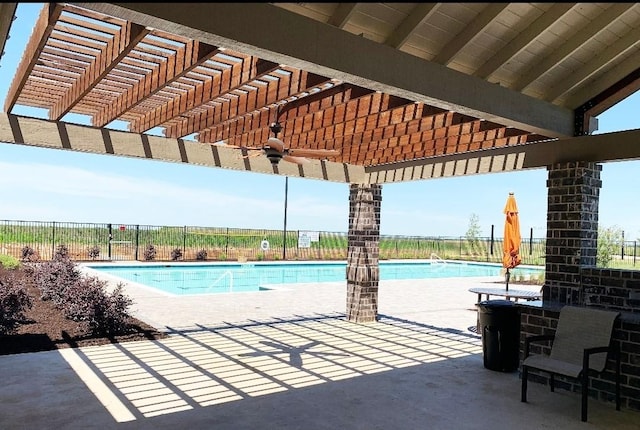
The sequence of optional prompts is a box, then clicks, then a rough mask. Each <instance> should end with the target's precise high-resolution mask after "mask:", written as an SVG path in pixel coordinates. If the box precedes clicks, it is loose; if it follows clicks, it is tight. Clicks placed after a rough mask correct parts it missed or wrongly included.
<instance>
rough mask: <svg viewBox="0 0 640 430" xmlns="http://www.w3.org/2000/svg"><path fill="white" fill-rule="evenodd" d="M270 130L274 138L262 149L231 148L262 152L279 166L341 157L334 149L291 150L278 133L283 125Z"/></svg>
mask: <svg viewBox="0 0 640 430" xmlns="http://www.w3.org/2000/svg"><path fill="white" fill-rule="evenodd" d="M269 129H270V130H271V132H272V133H273V134H274V137H270V138H269V139H267V142H266V143H265V144H264V146H263V147H262V148H248V147H245V146H231V145H229V146H230V147H232V148H238V149H243V150H246V151H261V152H264V154H265V155H266V156H267V158H268V159H269V161H270V162H271V164H273V165H277V164H278V163H279V162H280V160H284V161H288V162H290V163H295V164H304V163H308V162H309V160H308V158H317V159H323V158H328V157H335V156H336V155H340V151H336V150H334V149H304V148H297V149H296V148H291V149H287V148H285V147H284V142H283V141H282V140H280V139H278V133H280V132H281V131H282V125H281V124H280V123H279V122H274V123H272V124H271V125H270V126H269ZM257 155H260V152H258V153H256V154H255V155H245V156H244V158H247V157H255V156H257Z"/></svg>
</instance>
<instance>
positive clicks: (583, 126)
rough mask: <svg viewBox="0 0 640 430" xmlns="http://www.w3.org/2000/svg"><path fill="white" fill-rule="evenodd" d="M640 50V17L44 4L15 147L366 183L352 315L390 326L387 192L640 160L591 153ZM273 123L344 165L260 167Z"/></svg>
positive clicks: (18, 86)
mask: <svg viewBox="0 0 640 430" xmlns="http://www.w3.org/2000/svg"><path fill="white" fill-rule="evenodd" d="M16 7H17V3H3V4H2V5H1V8H0V23H2V27H1V28H2V34H0V42H1V44H2V46H4V42H5V41H6V39H7V37H8V34H9V32H10V23H11V21H12V17H13V15H14V13H16ZM639 41H640V5H639V4H638V3H611V4H603V3H389V4H386V3H248V4H247V3H46V4H44V6H43V9H42V12H41V14H40V16H39V18H38V21H37V23H36V25H35V26H34V28H33V33H32V35H31V38H30V39H29V42H28V44H27V46H25V49H24V54H23V57H22V60H21V62H20V64H19V66H18V68H17V70H16V71H15V75H14V79H13V81H12V83H11V86H10V89H9V92H8V94H7V98H6V100H5V102H4V112H5V113H2V114H1V115H0V140H1V141H3V142H8V143H18V144H25V145H36V146H43V147H49V148H59V149H67V150H75V151H88V152H93V153H98V154H107V155H116V156H128V157H140V158H148V159H155V160H164V161H171V162H179V163H190V164H197V165H204V166H210V167H217V168H225V169H236V170H244V171H250V172H260V173H268V174H276V175H285V176H288V177H303V178H314V179H320V180H327V181H336V182H344V183H346V184H350V187H351V196H350V202H351V204H350V208H351V209H350V222H349V252H348V271H347V281H348V285H349V292H348V296H349V298H348V304H347V307H348V309H347V314H348V316H349V318H350V319H353V320H355V321H363V320H364V321H366V320H373V319H375V316H376V310H377V285H378V271H377V267H378V259H377V258H378V255H377V246H378V236H379V213H380V204H381V186H382V185H383V184H385V183H390V182H398V181H414V180H427V179H435V178H441V177H450V176H466V175H474V174H479V173H497V172H505V171H519V170H525V169H534V168H547V169H550V177H551V176H552V173H551V171H552V170H558V169H564V168H567V167H572V166H574V164H575V163H578V166H583V164H585V163H586V166H587V168H589V169H592V170H594V171H595V172H596V174H597V178H595V180H599V179H598V178H599V169H598V165H597V163H598V162H604V161H610V160H623V159H634V158H640V145H639V144H638V142H640V129H638V130H631V131H624V132H618V133H609V134H601V135H590V134H591V133H592V132H593V131H594V130H595V129H597V121H595V119H594V117H595V116H597V115H599V114H600V113H602V112H603V111H605V110H606V109H608V108H609V107H611V106H613V105H614V104H616V103H617V102H619V101H620V100H622V99H623V98H625V97H627V96H628V95H630V94H631V93H633V92H635V91H636V90H637V89H638V88H639V87H640V67H639V64H640V42H639ZM16 105H22V106H29V107H36V108H41V109H44V110H46V112H47V113H48V119H37V118H27V117H23V116H16V115H14V114H12V113H11V112H12V110H13V109H14V107H15V106H16ZM67 114H81V115H85V116H87V117H89V118H90V121H91V126H83V125H76V124H72V123H70V122H67V121H65V119H66V118H68V117H67ZM113 121H125V122H126V123H128V128H129V131H128V132H124V131H117V130H115V129H114V128H113V127H110V124H112V123H113ZM274 122H278V123H280V124H281V125H282V131H281V133H280V134H279V135H278V137H279V138H280V139H281V140H282V141H283V142H284V144H285V148H287V149H291V150H294V149H299V150H300V149H302V150H304V149H331V150H337V151H338V153H339V155H336V156H331V157H326V159H314V160H310V161H309V162H308V163H302V164H298V163H290V162H286V161H281V162H279V163H272V162H270V160H269V159H268V158H267V157H266V156H258V157H246V156H243V155H247V154H249V153H250V152H251V149H252V148H263V146H264V145H265V143H266V142H267V140H268V139H269V137H272V136H273V132H272V130H271V129H270V125H271V124H272V123H274ZM158 128H160V129H161V130H162V132H163V133H164V136H165V137H159V136H157V135H152V134H150V133H149V131H150V130H154V129H155V130H157V129H158ZM237 147H240V149H238V148H237ZM572 163H574V164H572ZM554 166H555V167H554ZM577 175H578V176H580V175H582V176H583V173H579V174H577ZM574 176H575V175H574ZM551 187H553V185H550V188H551ZM598 188H599V186H598ZM549 202H550V208H551V204H552V196H551V195H550V197H549ZM555 203H557V201H556V200H554V204H555ZM596 206H597V196H596ZM578 212H584V209H579V210H578ZM550 218H553V216H552V215H551V214H550ZM596 221H597V209H596ZM551 222H552V221H550V224H549V225H548V235H549V236H550V237H553V236H554V234H555V232H557V231H558V230H559V228H560V227H558V226H557V225H553V224H551ZM573 228H574V229H576V226H573ZM596 228H597V222H596ZM577 230H578V231H580V232H584V231H592V230H593V227H588V228H585V226H583V225H579V226H577ZM596 234H597V231H596ZM591 236H593V235H591ZM590 239H592V240H595V238H594V237H591V238H590ZM548 246H549V245H548ZM577 246H578V249H580V248H581V247H584V246H585V245H584V244H579V245H577ZM589 247H590V245H589V246H587V248H589ZM550 255H552V253H551V252H547V256H548V257H549V256H550ZM550 264H551V263H550V262H549V261H548V262H547V280H548V281H549V282H550V283H551V284H552V285H553V282H554V280H553V277H551V279H550V278H549V272H550V271H551V272H553V270H554V267H552V266H550ZM584 264H585V262H580V263H579V264H578V266H582V265H584ZM546 298H550V296H549V295H547V296H546Z"/></svg>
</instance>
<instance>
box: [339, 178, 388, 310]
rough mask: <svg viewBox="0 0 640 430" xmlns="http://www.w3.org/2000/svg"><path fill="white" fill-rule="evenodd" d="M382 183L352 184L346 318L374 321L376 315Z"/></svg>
mask: <svg viewBox="0 0 640 430" xmlns="http://www.w3.org/2000/svg"><path fill="white" fill-rule="evenodd" d="M381 201H382V185H379V184H373V185H370V184H351V188H350V194H349V233H348V244H347V320H348V321H352V322H373V321H376V317H377V314H378V282H379V280H380V271H379V270H380V269H379V267H378V257H379V250H380V203H381Z"/></svg>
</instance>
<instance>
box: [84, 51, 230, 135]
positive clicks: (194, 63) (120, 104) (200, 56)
mask: <svg viewBox="0 0 640 430" xmlns="http://www.w3.org/2000/svg"><path fill="white" fill-rule="evenodd" d="M186 51H193V52H189V55H188V56H187V57H185V58H183V59H182V61H176V65H175V67H174V68H173V69H172V70H168V69H169V67H168V66H167V64H166V63H162V64H161V65H160V67H159V70H158V71H157V72H156V73H153V74H152V76H143V77H142V79H141V80H140V81H138V82H137V83H136V84H135V85H134V86H132V87H130V88H129V89H127V91H125V92H123V93H121V94H120V96H118V98H117V99H116V100H115V101H114V102H113V103H110V104H109V105H106V106H104V107H103V108H102V109H101V110H100V111H99V112H98V113H97V114H96V115H95V116H94V118H93V125H94V126H96V127H103V126H104V125H106V124H108V123H110V122H111V121H113V120H115V119H116V118H118V117H120V116H121V115H122V114H123V113H124V112H126V111H128V110H130V109H132V108H134V107H135V106H137V105H138V104H139V103H141V102H142V101H143V100H145V99H147V98H148V97H151V96H152V95H154V94H156V93H157V92H158V91H160V90H161V89H163V88H164V87H166V86H167V85H170V84H171V83H173V82H176V81H177V80H178V79H180V78H181V77H184V76H186V75H187V74H188V73H189V72H190V71H192V70H194V69H195V68H196V67H198V66H200V65H202V64H203V63H204V62H205V61H207V60H209V59H210V58H212V57H213V56H214V55H216V53H218V52H219V50H218V48H217V47H215V46H211V45H207V44H205V43H200V42H197V41H196V42H193V43H189V44H188V45H187V47H186Z"/></svg>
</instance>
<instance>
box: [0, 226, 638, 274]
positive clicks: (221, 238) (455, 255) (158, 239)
mask: <svg viewBox="0 0 640 430" xmlns="http://www.w3.org/2000/svg"><path fill="white" fill-rule="evenodd" d="M60 245H64V246H65V247H66V248H67V250H68V251H69V254H70V255H71V257H72V258H73V259H75V260H79V261H86V260H96V261H127V260H128V261H136V260H137V261H145V260H156V261H172V260H180V261H196V260H209V261H226V260H233V261H236V260H238V261H243V260H247V261H248V260H251V261H259V260H344V259H346V258H347V255H346V253H347V233H339V232H326V231H300V230H293V231H286V232H285V231H283V230H261V229H238V228H226V227H194V226H153V225H132V224H113V223H109V224H93V223H72V222H56V221H9V220H4V221H0V254H7V255H12V256H14V257H16V258H22V253H23V250H24V249H25V247H29V248H31V249H32V250H33V251H34V252H36V253H37V255H38V257H39V259H40V260H50V259H51V258H52V257H53V255H54V254H55V251H56V248H57V247H58V246H60ZM502 249H503V243H502V238H493V237H478V238H472V239H468V238H466V237H425V236H397V235H381V236H380V258H381V259H429V258H436V259H438V258H440V259H445V260H446V259H452V260H468V261H487V262H496V263H498V262H501V261H502ZM636 254H637V245H636V242H635V241H626V242H624V244H623V246H622V247H621V250H620V255H618V256H614V259H618V260H624V261H625V262H631V263H632V264H634V265H635V261H636ZM520 255H521V257H522V262H523V264H532V265H544V256H545V239H540V238H533V237H529V238H528V239H525V240H523V242H522V245H521V247H520Z"/></svg>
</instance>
